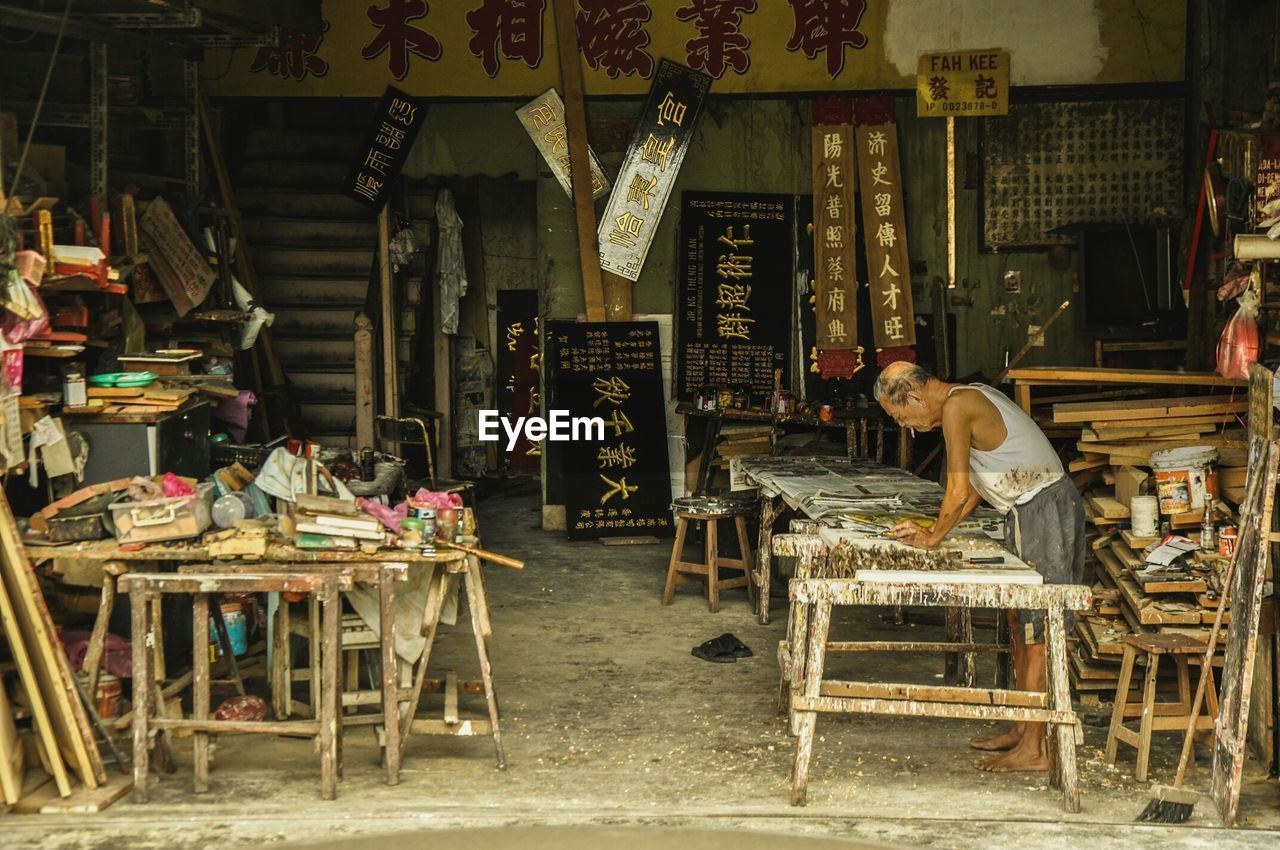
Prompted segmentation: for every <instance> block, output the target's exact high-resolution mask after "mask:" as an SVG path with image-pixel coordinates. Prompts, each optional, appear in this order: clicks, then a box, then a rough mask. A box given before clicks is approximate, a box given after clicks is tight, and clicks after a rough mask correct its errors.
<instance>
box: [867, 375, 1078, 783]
mask: <svg viewBox="0 0 1280 850" xmlns="http://www.w3.org/2000/svg"><path fill="white" fill-rule="evenodd" d="M875 396H876V399H877V400H878V401H879V402H880V404H881V406H882V407H883V408H884V410H885V412H886V413H888V414H889V415H890V416H892V417H893V418H894V420H895V421H897V423H898V425H899V426H901V427H903V428H910V429H912V430H913V431H931V430H933V429H934V428H937V427H939V426H941V428H942V437H943V440H944V441H945V443H946V447H947V483H946V495H945V496H944V498H943V500H942V508H941V510H940V511H939V513H938V520H937V522H935V523H934V524H933V526H932V527H931V528H928V529H926V528H922V527H921V526H919V525H917V524H915V523H913V522H902V523H899V524H898V525H896V526H894V527H893V529H892V530H891V531H890V534H891V535H892V536H893V537H895V538H897V539H898V540H901V541H903V542H905V543H909V544H911V545H913V546H919V547H923V548H933V547H935V546H937V545H938V544H940V543H941V542H942V540H943V538H944V537H946V535H947V532H949V531H950V530H951V529H952V528H954V527H955V525H956V523H958V522H959V521H960V520H962V519H964V518H965V517H966V516H968V515H969V514H970V513H971V512H972V511H973V509H974V508H976V507H977V506H978V503H979V502H981V501H984V500H985V501H986V502H987V503H988V504H990V505H991V506H992V507H994V508H996V509H997V510H999V511H1001V512H1002V513H1004V514H1005V515H1006V525H1005V544H1006V546H1007V547H1008V548H1009V551H1010V552H1012V553H1013V554H1015V555H1017V556H1018V557H1019V558H1021V559H1022V560H1023V561H1026V562H1027V563H1028V564H1030V565H1031V566H1032V567H1034V568H1035V569H1036V571H1037V572H1039V573H1040V574H1041V575H1043V576H1044V580H1045V581H1046V582H1048V583H1051V584H1077V583H1079V582H1080V581H1081V580H1082V578H1083V575H1084V545H1085V544H1084V508H1083V506H1082V505H1081V503H1080V496H1079V494H1078V493H1077V492H1076V488H1075V485H1073V484H1072V483H1071V479H1070V478H1068V477H1067V476H1066V475H1065V474H1064V473H1063V470H1062V462H1061V461H1060V460H1059V459H1058V456H1057V454H1056V453H1055V452H1054V451H1053V447H1052V446H1050V445H1049V441H1048V440H1047V439H1045V436H1044V434H1043V433H1041V431H1040V429H1039V428H1038V427H1037V426H1036V424H1035V422H1033V421H1032V420H1031V417H1029V416H1027V414H1026V413H1024V412H1022V410H1020V409H1019V408H1018V407H1017V405H1015V404H1014V403H1013V402H1011V401H1010V400H1009V399H1008V398H1006V397H1005V396H1004V394H1002V393H1001V392H999V391H998V390H996V389H994V388H992V387H989V386H986V385H984V384H949V383H946V382H945V381H941V380H939V379H938V378H935V377H934V376H932V375H930V374H929V373H928V372H926V371H925V370H924V369H921V368H920V367H919V366H917V365H915V364H914V363H903V362H898V363H893V364H890V365H889V366H887V367H886V368H885V369H884V371H883V372H881V373H880V377H879V378H878V379H877V380H876V385H875ZM1068 616H1069V615H1068ZM1009 624H1010V627H1011V630H1012V632H1013V664H1014V671H1015V675H1016V676H1017V681H1018V687H1019V688H1021V689H1023V690H1028V691H1043V690H1045V655H1044V612H1043V611H1038V612H1037V611H1010V612H1009ZM1068 628H1070V622H1068ZM1045 731H1046V730H1045V724H1043V723H1017V724H1015V725H1014V726H1013V728H1012V729H1010V730H1009V731H1007V732H1004V733H1002V734H1000V735H996V736H995V737H992V738H974V739H973V740H971V741H970V742H969V743H970V744H971V745H972V746H974V747H976V748H977V749H980V750H1008V752H1007V753H1004V754H1003V755H1000V756H996V757H992V758H987V759H982V760H979V761H977V762H975V766H976V767H977V768H978V769H980V770H987V771H994V772H1013V771H1037V770H1048V769H1049V758H1048V752H1047V749H1046V741H1045Z"/></svg>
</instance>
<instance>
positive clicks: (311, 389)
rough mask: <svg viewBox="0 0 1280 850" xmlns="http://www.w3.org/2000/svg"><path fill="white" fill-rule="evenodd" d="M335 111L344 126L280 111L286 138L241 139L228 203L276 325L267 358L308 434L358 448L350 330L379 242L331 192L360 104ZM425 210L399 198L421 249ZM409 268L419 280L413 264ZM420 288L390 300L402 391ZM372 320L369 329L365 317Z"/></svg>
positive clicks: (330, 118) (355, 210) (353, 140)
mask: <svg viewBox="0 0 1280 850" xmlns="http://www.w3.org/2000/svg"><path fill="white" fill-rule="evenodd" d="M346 108H347V109H348V110H349V111H351V112H352V115H351V116H350V120H334V115H332V114H331V113H329V114H326V115H323V116H318V115H314V114H313V113H310V111H309V110H305V111H304V108H303V107H295V108H292V109H291V108H289V107H288V106H286V107H285V109H284V110H283V114H284V123H285V125H286V129H283V130H281V129H270V128H267V127H261V128H254V129H250V130H249V131H248V135H247V139H246V142H245V149H244V155H243V158H242V161H241V167H240V172H239V176H238V180H237V186H236V199H237V202H238V204H239V206H240V210H241V213H242V216H243V218H244V226H245V235H246V238H247V239H248V241H249V246H250V248H251V250H252V252H253V258H254V265H255V268H256V270H257V274H258V285H259V287H260V289H261V294H262V299H263V301H264V302H265V303H266V306H267V309H268V310H270V311H271V312H273V313H274V314H275V317H276V318H275V324H274V325H273V326H272V334H273V337H274V341H275V348H276V351H277V353H278V356H279V357H280V361H281V365H282V367H283V368H284V371H285V374H286V375H287V376H288V378H289V381H290V383H291V384H292V389H293V396H294V398H295V400H296V401H297V402H298V404H299V406H300V408H301V413H302V419H303V422H304V423H305V425H306V428H307V433H308V436H309V437H310V438H311V439H314V440H316V441H318V442H320V443H322V444H324V445H328V446H335V447H346V448H351V449H355V450H358V449H359V448H360V446H357V445H356V444H355V443H356V436H355V434H356V424H355V418H356V409H355V344H354V337H353V334H354V330H355V325H354V320H355V315H356V313H358V312H359V311H361V310H363V309H364V306H365V297H366V293H367V290H368V287H369V279H370V274H371V272H372V271H373V270H374V269H375V266H374V255H375V252H376V250H377V242H378V233H377V221H376V218H375V216H374V215H373V214H372V213H370V212H369V210H368V209H367V208H365V207H363V206H361V205H360V204H357V203H356V202H355V201H353V200H351V199H350V198H347V197H346V196H345V195H342V194H340V192H339V187H340V186H341V181H342V179H343V178H344V177H345V176H346V171H347V167H348V164H349V163H350V161H351V159H352V157H353V155H354V152H355V150H356V148H358V147H359V145H360V142H361V138H360V137H361V135H362V133H363V129H364V125H365V123H366V122H367V112H368V107H367V105H365V106H361V105H360V104H352V105H351V106H349V107H346ZM277 120H279V113H277ZM335 127H345V128H349V129H348V130H347V131H346V132H335V131H334V130H333V128H335ZM434 204H435V195H434V192H420V193H416V194H412V195H411V196H410V208H411V212H412V214H413V216H414V224H415V230H416V231H417V235H418V237H419V239H418V245H419V248H421V249H425V248H427V247H428V244H427V242H426V240H425V239H424V238H423V237H426V238H427V239H429V238H430V236H432V235H433V231H434V222H433V219H434ZM393 235H394V234H393ZM414 265H415V267H416V270H417V271H416V273H417V274H419V275H420V274H421V270H422V268H423V265H422V263H421V261H419V262H417V263H415V264H414ZM421 288H422V287H421V281H420V278H419V279H417V280H413V281H412V283H411V285H409V286H408V287H406V289H404V290H402V291H401V292H400V293H399V299H400V302H401V320H400V328H399V335H398V339H397V351H398V358H397V359H398V360H399V362H400V373H401V376H402V384H401V386H402V387H403V386H404V384H403V376H404V375H405V374H406V373H407V365H408V363H409V361H410V352H411V351H412V350H413V339H412V338H413V334H414V330H415V328H416V319H417V315H418V309H419V306H420V304H421ZM375 312H376V311H375ZM371 318H372V319H373V320H374V321H375V323H376V322H377V318H378V317H377V316H376V315H373V316H371ZM374 357H375V361H376V360H377V357H378V353H377V350H376V349H375V352H374ZM379 412H382V411H379Z"/></svg>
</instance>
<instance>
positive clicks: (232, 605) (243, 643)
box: [209, 602, 249, 657]
mask: <svg viewBox="0 0 1280 850" xmlns="http://www.w3.org/2000/svg"><path fill="white" fill-rule="evenodd" d="M222 622H223V623H225V624H226V626H227V639H228V640H229V641H231V652H232V654H233V655H235V656H236V657H239V656H241V655H244V654H245V653H246V652H248V651H249V627H248V623H247V622H246V621H245V618H244V609H243V608H242V607H240V603H239V602H228V603H226V604H224V605H223V606H222ZM209 642H210V644H211V647H212V648H213V649H214V650H215V654H216V653H217V652H220V651H221V649H220V644H219V643H218V629H217V626H215V625H214V624H213V622H212V621H210V623H209Z"/></svg>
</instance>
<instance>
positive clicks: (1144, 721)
mask: <svg viewBox="0 0 1280 850" xmlns="http://www.w3.org/2000/svg"><path fill="white" fill-rule="evenodd" d="M1124 642H1125V646H1124V659H1123V661H1121V663H1120V681H1119V682H1118V683H1117V684H1116V699H1115V706H1114V707H1113V708H1112V711H1111V729H1110V731H1109V732H1108V733H1107V750H1106V759H1107V764H1115V763H1116V749H1117V745H1118V744H1119V742H1120V741H1124V742H1125V743H1126V744H1128V745H1129V746H1131V747H1135V748H1137V750H1138V766H1137V770H1135V771H1134V777H1135V778H1136V779H1137V780H1138V781H1139V782H1145V781H1146V780H1147V763H1148V761H1149V759H1150V758H1151V733H1152V732H1184V733H1185V731H1186V728H1187V723H1188V722H1189V721H1190V720H1191V699H1192V690H1191V674H1190V659H1191V656H1202V655H1203V654H1204V651H1205V644H1204V642H1203V641H1201V640H1197V639H1196V638H1193V637H1190V636H1188V635H1180V634H1146V635H1126V636H1125V639H1124ZM1164 655H1169V656H1172V657H1173V661H1174V664H1175V666H1176V669H1177V672H1178V700H1177V702H1157V701H1156V687H1157V684H1158V681H1157V677H1158V676H1159V673H1160V658H1161V656H1164ZM1139 656H1142V657H1145V659H1146V662H1147V670H1146V675H1145V677H1144V679H1143V686H1142V701H1141V702H1130V701H1129V686H1130V683H1131V681H1132V679H1133V668H1134V666H1135V665H1136V663H1137V661H1138V658H1139ZM1217 717H1218V695H1217V692H1216V691H1215V690H1214V687H1213V677H1212V676H1209V677H1208V689H1207V690H1206V691H1205V710H1204V711H1202V712H1201V713H1200V716H1199V718H1198V719H1197V720H1196V731H1197V733H1198V734H1200V735H1203V736H1206V737H1207V736H1209V735H1212V734H1213V724H1214V722H1215V721H1216V720H1217ZM1130 718H1137V719H1138V723H1139V725H1138V729H1137V730H1136V731H1135V730H1133V729H1130V728H1128V727H1126V726H1125V725H1124V724H1125V721H1126V720H1128V719H1130Z"/></svg>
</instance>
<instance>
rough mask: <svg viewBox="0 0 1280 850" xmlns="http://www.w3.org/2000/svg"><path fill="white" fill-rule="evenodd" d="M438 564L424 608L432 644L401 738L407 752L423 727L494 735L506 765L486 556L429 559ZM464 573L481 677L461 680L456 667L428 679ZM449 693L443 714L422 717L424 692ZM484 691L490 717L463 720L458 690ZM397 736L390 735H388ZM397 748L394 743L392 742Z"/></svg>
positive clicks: (421, 662)
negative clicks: (491, 655) (493, 661)
mask: <svg viewBox="0 0 1280 850" xmlns="http://www.w3.org/2000/svg"><path fill="white" fill-rule="evenodd" d="M427 568H428V569H430V570H432V575H431V579H430V583H429V584H428V586H427V604H426V608H425V609H424V611H423V614H422V636H423V637H424V638H426V646H424V647H423V649H422V656H421V657H420V658H419V659H418V663H417V668H416V669H415V670H414V676H413V690H412V692H411V693H410V695H409V701H408V703H407V705H406V714H405V717H404V718H403V720H402V722H401V723H400V729H399V740H400V750H401V753H400V755H401V758H403V755H404V750H405V748H407V747H408V745H409V735H410V734H411V733H414V732H417V733H419V734H422V735H456V736H471V735H491V736H492V737H493V748H494V751H495V753H496V755H497V759H498V769H499V770H505V769H506V767H507V757H506V754H505V753H504V751H503V749H502V734H501V731H500V729H499V725H498V696H497V694H496V693H495V692H494V689H493V672H492V665H491V663H490V660H489V639H490V637H492V635H493V629H492V627H491V625H490V623H489V600H488V597H487V596H486V595H485V588H484V574H483V572H482V571H481V568H480V559H479V558H477V557H476V556H475V555H468V556H467V557H466V558H465V559H459V560H455V561H448V562H445V563H434V564H429V565H427ZM459 578H461V579H462V581H463V586H464V587H465V589H466V592H467V608H468V609H469V610H470V613H471V628H472V631H473V632H474V633H475V641H476V656H477V658H478V660H479V662H480V681H478V682H477V681H458V678H457V674H456V673H454V672H453V671H452V670H450V671H449V672H448V673H447V674H446V676H445V678H443V679H428V678H427V665H428V663H429V661H430V659H431V647H432V645H433V644H434V643H435V639H436V632H437V631H438V630H439V628H440V617H441V615H442V614H443V613H444V606H445V601H446V600H447V599H448V597H449V594H450V592H451V591H452V590H453V588H454V586H455V585H456V584H457V582H458V580H459ZM424 691H426V692H428V693H442V694H444V715H443V717H441V718H440V719H438V720H437V719H429V718H416V717H414V714H415V713H416V712H417V709H418V704H419V701H420V700H421V699H422V694H423V692H424ZM459 694H474V695H483V696H484V698H485V702H486V703H487V704H488V709H489V719H488V720H463V719H462V718H461V716H460V715H459V713H458V695H459ZM394 740H396V738H395V737H394V736H392V735H388V736H387V738H386V741H394ZM390 749H394V747H392V748H390Z"/></svg>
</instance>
